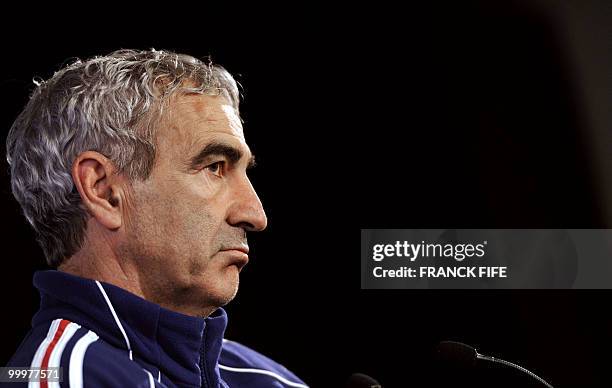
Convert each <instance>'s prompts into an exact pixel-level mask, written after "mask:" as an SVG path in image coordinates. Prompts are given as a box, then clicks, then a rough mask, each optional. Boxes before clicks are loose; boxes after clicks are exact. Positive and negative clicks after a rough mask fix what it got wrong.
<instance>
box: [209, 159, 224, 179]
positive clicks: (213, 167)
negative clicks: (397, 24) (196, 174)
mask: <svg viewBox="0 0 612 388" xmlns="http://www.w3.org/2000/svg"><path fill="white" fill-rule="evenodd" d="M224 166H225V162H224V161H219V162H215V163H212V164H209V165H208V166H206V167H205V169H207V170H208V171H210V172H211V173H212V174H213V175H216V176H218V177H222V176H223V167H224Z"/></svg>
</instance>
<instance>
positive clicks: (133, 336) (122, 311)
mask: <svg viewBox="0 0 612 388" xmlns="http://www.w3.org/2000/svg"><path fill="white" fill-rule="evenodd" d="M34 285H35V286H36V287H37V288H38V289H39V291H40V295H41V306H40V310H39V311H38V312H37V313H36V315H34V318H33V319H32V330H30V332H29V333H28V335H27V337H26V338H25V339H24V340H23V342H22V344H21V346H20V347H19V349H18V350H17V352H16V353H15V355H14V356H13V358H12V359H11V361H10V362H9V364H8V365H7V366H9V367H11V366H12V367H42V368H47V367H61V368H62V382H60V383H57V382H53V381H45V380H42V381H39V382H30V383H29V384H28V383H27V382H23V383H17V384H15V383H4V385H2V386H7V387H13V388H18V387H20V386H25V385H26V384H27V385H28V388H38V387H41V388H53V387H55V388H59V387H62V388H65V387H72V388H75V387H92V388H97V387H143V388H145V387H146V388H148V387H215V388H216V387H253V388H257V387H306V385H305V384H304V383H303V382H302V381H301V380H300V379H299V378H297V377H296V376H295V375H294V374H293V373H291V372H290V371H289V370H287V369H286V368H284V367H283V366H282V365H280V364H278V363H276V362H274V361H272V360H271V359H269V358H267V357H265V356H263V355H261V354H259V353H257V352H255V351H254V350H251V349H249V348H247V347H246V346H244V345H241V344H239V343H236V342H233V341H228V340H225V339H224V338H223V333H224V332H225V327H226V325H227V315H226V314H225V311H224V310H223V309H218V310H216V311H215V312H214V313H213V314H212V315H211V316H210V317H208V318H196V317H191V316H187V315H183V314H179V313H176V312H173V311H170V310H167V309H164V308H162V307H160V306H158V305H156V304H154V303H151V302H148V301H146V300H144V299H142V298H140V297H138V296H136V295H134V294H131V293H129V292H127V291H125V290H123V289H121V288H119V287H115V286H113V285H111V284H107V283H101V282H98V281H94V280H89V279H84V278H80V277H77V276H73V275H70V274H67V273H64V272H59V271H42V272H37V273H36V274H35V275H34Z"/></svg>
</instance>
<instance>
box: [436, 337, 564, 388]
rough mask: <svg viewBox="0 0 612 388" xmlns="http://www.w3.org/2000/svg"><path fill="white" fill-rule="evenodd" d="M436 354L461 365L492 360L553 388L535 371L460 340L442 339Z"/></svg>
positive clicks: (440, 357)
mask: <svg viewBox="0 0 612 388" xmlns="http://www.w3.org/2000/svg"><path fill="white" fill-rule="evenodd" d="M436 354H437V356H438V359H439V360H440V361H447V362H448V361H451V362H455V363H458V364H460V365H462V366H467V367H471V366H474V364H476V361H477V360H485V361H489V362H494V363H498V364H502V365H506V366H510V367H512V368H515V369H518V370H520V371H521V372H523V373H525V374H527V375H529V376H531V377H533V378H534V379H536V380H538V381H539V382H541V383H542V384H544V385H546V386H547V387H548V388H554V387H553V386H552V385H550V384H549V383H547V382H546V381H545V380H544V379H543V378H541V377H539V376H537V375H536V374H535V373H533V372H531V371H529V370H527V369H525V368H523V367H522V366H520V365H517V364H514V363H512V362H509V361H506V360H502V359H500V358H495V357H491V356H485V355H483V354H480V353H478V351H477V350H476V349H475V348H473V347H471V346H470V345H466V344H463V343H461V342H455V341H442V342H440V343H439V344H438V347H437V351H436Z"/></svg>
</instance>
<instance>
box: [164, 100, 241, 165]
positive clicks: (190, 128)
mask: <svg viewBox="0 0 612 388" xmlns="http://www.w3.org/2000/svg"><path fill="white" fill-rule="evenodd" d="M212 141H222V142H224V143H228V145H233V146H234V147H238V148H241V149H248V147H247V146H246V143H245V139H244V132H243V129H242V123H241V122H240V117H239V116H238V113H237V112H236V110H235V109H234V107H233V106H232V104H231V103H230V102H229V101H228V100H227V99H226V98H225V97H223V96H206V95H186V96H178V97H176V98H175V99H174V100H173V101H171V103H170V104H169V106H168V107H167V108H166V113H165V114H164V117H163V119H162V125H161V126H160V128H159V131H158V133H157V145H158V147H159V148H160V151H161V152H163V151H164V150H165V151H169V152H173V151H175V152H179V153H181V154H182V155H183V156H185V157H187V156H190V154H192V153H193V152H194V151H196V150H198V149H200V148H201V147H203V146H205V145H206V144H208V143H210V142H212Z"/></svg>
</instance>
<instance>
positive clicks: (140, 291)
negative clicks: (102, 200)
mask: <svg viewBox="0 0 612 388" xmlns="http://www.w3.org/2000/svg"><path fill="white" fill-rule="evenodd" d="M114 238H116V237H115V236H113V235H111V234H109V232H107V231H106V230H102V229H101V228H99V227H98V225H97V224H95V223H90V224H89V225H88V228H87V234H86V237H85V241H84V243H83V247H82V248H81V249H80V250H79V251H78V252H77V253H75V254H74V255H72V256H71V257H70V258H68V259H66V260H65V261H64V262H63V263H62V264H60V266H59V267H58V270H60V271H62V272H66V273H69V274H72V275H76V276H79V277H82V278H87V279H93V280H99V281H101V282H105V283H109V284H112V285H114V286H117V287H120V288H123V289H124V290H126V291H129V292H131V293H132V294H134V295H137V296H139V297H141V298H143V299H146V300H148V301H149V302H152V303H156V304H158V305H160V306H162V307H164V308H166V309H169V310H172V311H175V312H178V313H181V314H185V315H191V316H196V317H204V318H205V317H207V316H209V315H210V314H212V313H213V312H214V311H215V310H216V309H217V306H201V305H199V304H196V305H194V304H193V303H192V302H193V301H197V300H201V298H199V297H197V296H194V295H190V294H189V291H188V290H182V291H181V292H179V295H175V294H174V293H173V292H170V293H168V291H169V289H166V290H160V289H159V287H158V286H157V284H154V283H156V282H153V284H149V287H147V276H146V274H145V275H144V276H142V275H141V273H140V271H139V267H138V266H137V265H135V263H134V261H133V260H130V258H129V257H128V256H130V255H129V254H120V253H119V252H118V251H117V250H116V249H113V247H114V246H116V244H115V243H114V242H113V239H114ZM149 283H151V279H149ZM173 301H178V303H174V302H173Z"/></svg>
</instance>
